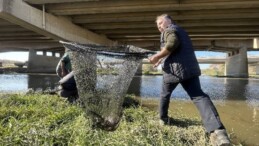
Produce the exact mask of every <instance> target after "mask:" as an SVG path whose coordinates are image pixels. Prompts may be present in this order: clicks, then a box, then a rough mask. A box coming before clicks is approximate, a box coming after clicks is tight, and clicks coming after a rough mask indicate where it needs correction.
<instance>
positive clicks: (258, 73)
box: [255, 64, 259, 75]
mask: <svg viewBox="0 0 259 146" xmlns="http://www.w3.org/2000/svg"><path fill="white" fill-rule="evenodd" d="M255 73H256V75H259V64H257V65H256V67H255Z"/></svg>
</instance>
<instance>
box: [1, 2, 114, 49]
mask: <svg viewBox="0 0 259 146" xmlns="http://www.w3.org/2000/svg"><path fill="white" fill-rule="evenodd" d="M0 17H1V18H3V19H5V20H8V21H10V22H12V23H15V24H17V25H20V26H22V27H24V28H26V29H29V30H32V31H34V32H37V33H39V34H42V35H44V36H48V37H50V38H52V39H56V40H68V41H75V42H80V43H96V44H103V45H111V44H113V43H114V42H113V41H111V40H109V39H107V38H106V37H104V36H100V35H98V34H95V33H93V32H91V31H89V30H86V29H83V28H81V27H79V26H77V25H75V24H73V23H72V22H71V21H70V20H68V19H65V18H62V17H57V16H54V15H51V14H48V13H44V12H43V11H41V10H38V9H36V8H34V7H32V6H30V5H28V4H27V3H25V2H24V1H21V0H0Z"/></svg>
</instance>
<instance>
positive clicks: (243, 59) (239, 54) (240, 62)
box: [225, 48, 248, 78]
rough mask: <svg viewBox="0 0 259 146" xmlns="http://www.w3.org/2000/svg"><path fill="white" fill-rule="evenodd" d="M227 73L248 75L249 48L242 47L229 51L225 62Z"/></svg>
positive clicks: (243, 76)
mask: <svg viewBox="0 0 259 146" xmlns="http://www.w3.org/2000/svg"><path fill="white" fill-rule="evenodd" d="M225 75H226V76H230V77H241V78H247V77H248V60H247V49H246V48H241V49H239V50H236V51H232V52H230V53H228V57H227V58H226V62H225Z"/></svg>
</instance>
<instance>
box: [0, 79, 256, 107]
mask: <svg viewBox="0 0 259 146" xmlns="http://www.w3.org/2000/svg"><path fill="white" fill-rule="evenodd" d="M200 80H201V87H202V89H203V91H204V92H205V93H207V94H208V95H210V97H211V98H212V99H213V100H218V101H225V100H241V101H246V102H248V103H249V104H251V105H253V106H257V105H258V101H259V90H258V89H259V80H258V79H237V78H214V77H207V76H201V77H200ZM0 81H1V82H0V92H22V91H26V90H27V89H28V88H33V89H35V90H36V89H43V90H45V89H47V88H51V89H54V88H55V86H56V85H57V83H58V81H59V78H58V77H57V76H56V75H55V74H53V75H49V74H48V75H46V74H45V75H44V74H43V75H42V74H0ZM161 86H162V76H135V77H134V78H133V80H132V82H131V84H130V86H129V89H128V94H135V95H136V96H140V97H142V98H159V96H160V92H161ZM172 98H173V99H180V100H186V99H189V96H188V95H187V93H186V92H185V91H184V90H183V88H182V87H181V85H178V86H177V88H176V89H175V90H174V92H173V94H172Z"/></svg>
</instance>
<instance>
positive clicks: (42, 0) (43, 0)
mask: <svg viewBox="0 0 259 146" xmlns="http://www.w3.org/2000/svg"><path fill="white" fill-rule="evenodd" d="M23 1H25V2H28V3H30V4H54V3H68V2H69V3H71V2H90V1H98V0H23Z"/></svg>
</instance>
